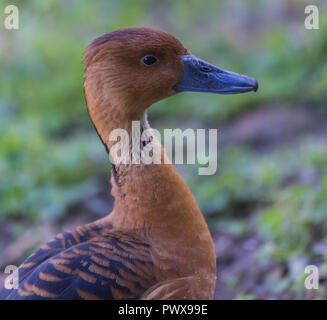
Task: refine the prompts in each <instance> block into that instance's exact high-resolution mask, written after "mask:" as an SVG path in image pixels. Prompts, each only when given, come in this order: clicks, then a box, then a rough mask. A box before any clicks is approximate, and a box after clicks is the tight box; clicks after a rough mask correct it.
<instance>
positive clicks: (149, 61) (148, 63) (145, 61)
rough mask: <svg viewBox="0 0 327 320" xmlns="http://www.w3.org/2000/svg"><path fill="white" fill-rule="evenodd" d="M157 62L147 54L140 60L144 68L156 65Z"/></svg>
mask: <svg viewBox="0 0 327 320" xmlns="http://www.w3.org/2000/svg"><path fill="white" fill-rule="evenodd" d="M158 61H159V60H158V58H157V57H155V56H153V55H151V54H148V55H146V56H145V57H143V58H142V62H143V64H144V65H146V66H153V65H155V64H156V63H158Z"/></svg>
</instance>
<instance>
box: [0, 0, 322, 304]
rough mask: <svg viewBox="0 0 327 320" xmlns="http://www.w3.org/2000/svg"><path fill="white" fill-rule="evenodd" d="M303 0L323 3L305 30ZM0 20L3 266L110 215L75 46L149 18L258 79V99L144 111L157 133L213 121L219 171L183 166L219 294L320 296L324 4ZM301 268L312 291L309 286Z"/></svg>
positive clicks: (288, 2) (121, 8)
mask: <svg viewBox="0 0 327 320" xmlns="http://www.w3.org/2000/svg"><path fill="white" fill-rule="evenodd" d="M8 4H15V5H17V6H18V8H19V10H20V29H19V30H17V31H9V30H5V29H4V26H3V21H4V19H5V14H4V8H5V6H6V5H8ZM307 4H316V5H318V7H319V9H320V21H319V22H320V29H319V30H311V31H309V30H306V29H305V28H304V19H305V17H306V15H305V14H304V8H305V6H306V5H307ZM0 23H1V27H0V70H1V72H0V271H2V270H3V269H4V266H5V265H7V264H20V263H21V262H22V260H23V259H24V258H25V257H26V256H27V255H28V254H29V253H30V252H31V251H32V250H34V249H35V248H37V247H38V246H39V245H40V244H41V243H42V242H44V241H45V240H47V239H48V238H49V237H51V236H52V235H54V234H55V233H56V232H59V231H61V230H64V229H66V228H68V227H71V226H75V225H78V224H81V223H86V222H89V221H92V220H95V219H97V218H99V217H102V216H103V215H105V214H106V213H108V212H110V210H111V207H112V198H111V196H110V187H109V172H110V168H109V163H108V159H107V155H106V153H105V150H104V148H103V146H102V144H101V142H100V141H99V140H98V137H97V135H96V132H95V131H94V129H93V126H92V124H91V122H90V120H89V117H88V114H87V111H86V107H85V101H84V96H83V63H82V53H83V51H84V49H85V47H86V45H87V44H88V43H89V42H90V41H91V40H93V39H94V38H96V37H98V36H99V35H101V34H103V33H106V32H110V31H113V30H115V29H120V28H125V27H141V26H146V27H155V28H160V29H164V30H166V31H168V32H171V33H172V34H173V35H175V36H176V37H177V38H178V39H179V40H181V42H182V43H183V44H184V46H185V47H187V48H188V49H189V50H191V51H192V53H194V54H196V55H197V56H199V57H201V58H202V59H205V60H207V61H210V62H212V63H213V64H216V65H219V66H220V67H222V68H225V69H229V70H232V71H235V72H238V73H244V74H247V75H249V76H253V77H255V78H256V79H257V80H258V81H259V85H260V88H259V91H258V92H257V93H256V94H253V93H248V94H242V95H234V96H220V95H210V94H201V93H183V94H179V95H177V96H174V97H171V98H169V99H166V100H164V101H161V102H159V103H157V104H156V105H154V106H152V107H151V109H150V110H149V113H148V116H149V121H150V123H151V125H152V126H153V127H154V128H157V129H163V128H177V127H179V128H182V129H186V128H188V127H191V128H194V129H196V128H218V129H219V135H218V139H219V142H218V148H219V163H218V166H219V169H218V172H217V174H216V175H214V176H209V177H207V176H198V175H197V167H196V166H192V165H187V166H186V165H185V166H179V167H178V170H179V171H180V172H181V174H182V175H183V177H184V178H185V179H186V180H187V182H188V184H189V186H190V188H191V189H192V192H193V193H194V195H195V197H196V199H197V201H198V203H199V205H200V207H201V209H202V211H203V213H204V214H205V215H206V219H207V221H208V223H209V226H210V228H211V231H212V233H213V236H214V241H215V245H216V251H217V263H218V280H217V288H216V295H215V297H216V298H217V299H313V298H316V299H322V298H326V297H327V285H326V284H327V281H326V280H327V170H326V169H327V126H326V122H327V3H326V1H323V0H321V1H318V0H311V1H304V0H275V1H269V0H246V1H244V0H229V1H227V0H226V1H223V0H221V1H218V0H206V1H195V0H189V1H172V0H157V1H153V0H139V1H131V0H123V1H108V0H100V1H87V0H79V1H77V0H66V1H58V0H29V1H24V0H20V1H15V0H10V1H7V0H6V1H1V3H0ZM309 264H314V265H317V266H318V267H319V271H320V286H319V290H306V289H305V288H304V285H303V282H304V278H305V276H306V275H305V274H304V267H305V266H306V265H309Z"/></svg>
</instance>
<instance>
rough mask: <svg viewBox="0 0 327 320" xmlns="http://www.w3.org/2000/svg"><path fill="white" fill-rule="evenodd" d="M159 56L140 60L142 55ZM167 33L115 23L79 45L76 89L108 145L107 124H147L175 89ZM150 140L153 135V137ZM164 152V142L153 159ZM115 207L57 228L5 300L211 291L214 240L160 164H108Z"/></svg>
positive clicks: (175, 49) (180, 50) (177, 52)
mask: <svg viewBox="0 0 327 320" xmlns="http://www.w3.org/2000/svg"><path fill="white" fill-rule="evenodd" d="M147 54H152V55H155V56H156V57H157V58H158V59H159V61H160V63H158V64H157V65H155V66H152V67H147V66H145V65H144V64H142V62H141V59H142V57H144V56H146V55H147ZM188 54H190V53H189V52H188V51H187V50H186V49H185V48H184V47H183V46H182V44H181V43H180V42H179V41H178V40H176V39H175V38H174V37H173V36H171V35H170V34H168V33H166V32H163V31H159V30H152V29H145V28H140V29H124V30H119V31H115V32H112V33H109V34H106V35H104V36H101V37H100V38H98V39H96V40H95V41H93V42H92V43H91V44H90V45H89V46H88V47H87V49H86V52H85V56H84V62H85V73H84V92H85V97H86V102H87V108H88V111H89V114H90V117H91V119H92V121H93V123H94V126H95V128H96V130H97V132H98V134H99V136H100V138H101V140H102V142H103V143H104V144H105V146H106V148H107V150H108V151H109V152H110V149H111V148H112V142H110V141H109V140H108V136H109V133H110V132H111V131H112V130H113V129H115V128H122V129H125V130H127V131H128V132H129V133H131V122H132V121H133V120H141V124H142V128H143V129H144V128H148V127H149V125H148V123H147V121H146V117H145V111H146V109H147V108H148V107H149V106H151V104H153V103H154V102H156V101H159V100H161V99H164V98H166V97H168V96H171V95H173V94H175V93H176V90H175V89H174V88H173V87H174V85H175V84H177V83H178V82H179V81H180V80H181V78H182V76H183V68H184V67H183V62H182V60H181V58H180V56H183V55H188ZM156 143H159V142H156ZM164 157H166V155H165V153H164V150H163V152H162V158H164ZM112 172H113V174H112V178H111V183H112V194H113V196H114V198H115V202H114V209H113V211H112V212H111V213H110V214H109V215H108V216H106V217H104V218H102V219H100V220H98V221H95V222H93V223H91V224H88V225H85V226H81V227H78V228H76V229H74V230H70V231H67V232H64V233H62V234H59V235H57V236H56V237H55V238H54V239H52V240H50V241H49V242H47V243H46V244H45V245H43V246H42V247H41V248H40V249H39V250H38V251H37V252H35V253H34V254H32V255H31V256H30V257H29V258H28V259H27V260H26V261H25V262H24V263H23V264H22V265H21V266H20V269H19V270H20V279H19V280H20V288H19V290H11V291H9V290H2V292H1V293H0V297H2V298H7V299H211V298H212V297H213V292H214V287H215V278H216V258H215V251H214V245H213V242H212V239H211V236H210V233H209V230H208V227H207V225H206V223H205V220H204V218H203V216H202V214H201V212H200V210H199V208H198V205H197V203H196V201H195V200H194V197H193V195H192V194H191V192H190V190H189V189H188V187H187V186H186V184H185V183H184V181H183V180H182V179H181V177H180V176H179V175H178V173H177V172H176V170H175V168H174V166H173V165H172V164H170V163H168V164H161V165H157V164H150V165H145V164H137V165H123V164H121V165H114V166H113V170H112Z"/></svg>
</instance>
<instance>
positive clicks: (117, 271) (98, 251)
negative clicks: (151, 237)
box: [0, 227, 158, 300]
mask: <svg viewBox="0 0 327 320" xmlns="http://www.w3.org/2000/svg"><path fill="white" fill-rule="evenodd" d="M79 228H81V229H78V228H77V229H74V230H72V231H68V232H65V233H62V234H60V235H58V236H56V237H55V238H54V239H52V240H50V241H49V242H48V243H46V244H45V245H44V246H42V247H41V248H40V249H39V250H38V251H36V252H35V253H34V254H32V255H31V256H30V257H29V258H27V259H26V260H25V261H24V263H23V264H22V265H21V266H20V267H19V288H18V289H17V290H15V289H11V290H8V289H2V290H1V291H0V299H10V300H11V299H31V300H34V299H60V300H71V299H74V300H75V299H88V300H89V299H138V298H140V297H141V296H142V294H143V293H144V292H145V291H146V290H147V289H149V288H150V287H151V286H153V285H154V284H155V283H157V282H158V281H157V280H156V277H155V272H154V266H153V262H152V258H151V253H150V250H151V246H150V245H149V244H148V243H146V242H145V241H144V240H142V239H139V238H136V237H135V235H132V234H129V233H126V232H121V231H110V230H109V231H107V232H104V231H103V230H101V229H100V228H97V227H92V228H87V229H86V230H85V229H83V227H79Z"/></svg>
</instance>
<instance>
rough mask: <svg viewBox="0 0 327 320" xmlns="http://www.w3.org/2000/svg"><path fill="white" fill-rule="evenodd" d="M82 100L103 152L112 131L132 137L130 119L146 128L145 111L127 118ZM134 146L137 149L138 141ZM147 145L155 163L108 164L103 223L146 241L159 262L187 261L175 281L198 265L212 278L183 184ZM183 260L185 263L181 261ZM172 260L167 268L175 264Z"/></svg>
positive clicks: (196, 213) (205, 241) (201, 230)
mask: <svg viewBox="0 0 327 320" xmlns="http://www.w3.org/2000/svg"><path fill="white" fill-rule="evenodd" d="M85 96H86V100H87V104H88V110H89V114H90V116H91V119H92V121H93V123H94V125H95V127H96V129H97V132H98V134H99V136H100V138H101V140H102V141H103V143H104V144H105V145H106V148H107V150H108V151H109V153H111V152H112V150H113V148H114V144H113V143H112V142H110V141H109V140H108V138H107V137H109V134H110V132H111V131H112V130H114V129H117V128H120V129H124V130H125V131H127V133H128V134H129V135H130V136H132V121H133V120H139V121H140V123H141V126H140V127H141V130H145V129H150V126H149V124H148V121H147V119H146V113H145V112H143V113H141V114H137V113H134V116H133V117H131V116H130V115H129V116H127V114H126V113H124V111H123V110H124V108H122V106H119V105H115V104H114V103H112V102H111V103H109V102H108V103H105V104H104V103H103V100H101V101H100V102H101V103H100V104H92V103H90V101H91V98H92V99H94V98H93V97H92V96H90V95H88V94H87V92H86V95H85ZM145 109H146V108H144V110H145ZM129 110H130V109H129ZM139 144H140V145H142V143H141V141H139ZM152 145H159V148H160V150H161V164H154V163H150V164H144V163H142V161H141V162H140V163H139V164H129V165H125V164H114V165H113V167H112V177H111V182H112V195H113V196H114V198H115V201H114V209H113V211H112V213H111V214H109V215H108V216H107V217H106V218H105V220H107V221H108V222H110V224H111V225H113V227H114V228H115V229H119V230H125V231H132V232H133V234H136V235H139V236H141V237H143V238H144V237H145V238H146V239H148V240H149V242H150V243H151V244H152V247H153V253H154V255H155V256H156V255H157V259H159V260H160V259H162V258H165V257H166V258H167V257H172V256H174V257H175V259H179V260H180V261H181V265H182V261H188V265H187V266H183V268H181V270H184V271H181V276H182V275H185V274H190V273H194V272H195V271H196V270H198V267H199V265H201V266H203V265H206V271H205V272H204V273H205V274H207V273H208V272H209V274H210V275H211V276H214V274H215V253H214V246H213V242H212V239H211V236H210V232H209V230H208V227H207V225H206V222H205V220H204V218H203V216H202V214H201V212H200V209H199V207H198V205H197V203H196V201H195V199H194V197H193V195H192V193H191V192H190V190H189V189H188V187H187V185H186V184H185V182H184V181H183V179H182V178H181V177H180V176H179V174H178V173H177V171H176V169H175V167H174V166H173V165H172V164H171V163H170V162H169V160H168V159H167V156H166V154H165V150H164V148H163V147H162V146H161V144H160V142H159V141H158V140H157V139H156V138H153V141H152ZM130 156H132V155H130ZM177 243H178V245H176V244H177ZM185 256H187V259H184V258H185ZM191 257H193V260H192V259H191ZM154 259H155V258H154ZM183 259H184V260H183ZM190 259H191V260H192V263H191V264H190V263H189V262H190ZM172 261H173V262H172V266H171V268H172V269H173V268H175V266H174V263H175V262H174V260H172ZM175 261H176V260H175ZM159 263H160V262H159ZM208 268H209V270H208ZM174 272H176V271H174Z"/></svg>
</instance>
